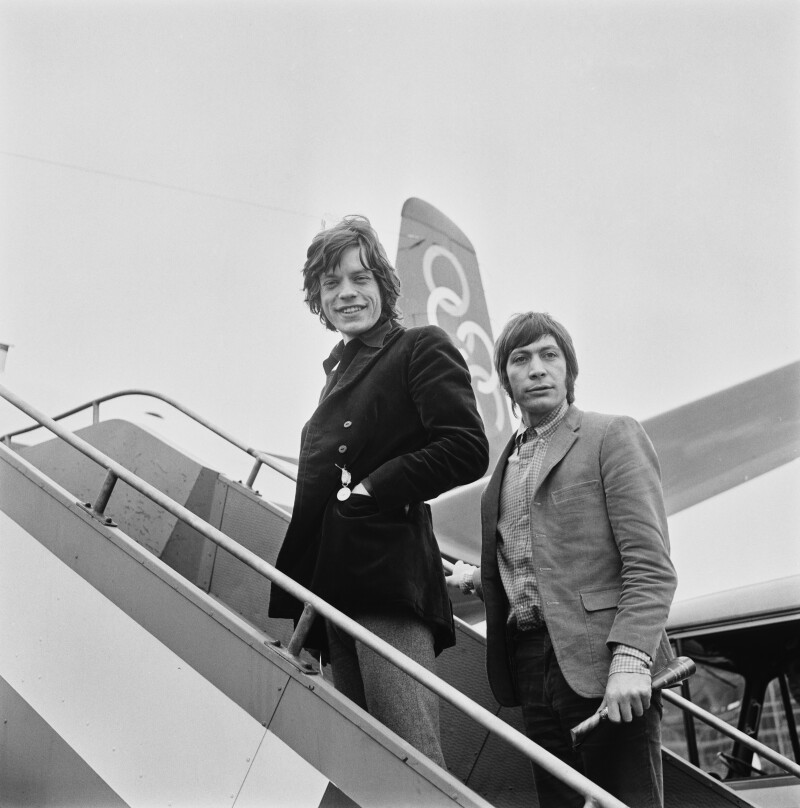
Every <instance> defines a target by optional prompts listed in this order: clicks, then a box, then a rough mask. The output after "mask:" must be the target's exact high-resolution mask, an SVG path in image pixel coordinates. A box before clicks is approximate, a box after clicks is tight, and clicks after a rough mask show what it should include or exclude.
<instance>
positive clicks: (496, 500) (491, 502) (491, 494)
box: [481, 435, 516, 542]
mask: <svg viewBox="0 0 800 808" xmlns="http://www.w3.org/2000/svg"><path fill="white" fill-rule="evenodd" d="M515 437H516V436H515V435H512V436H511V440H509V442H508V443H507V444H506V447H505V449H503V451H502V452H501V453H500V457H499V458H498V459H497V464H496V465H495V467H494V471H493V472H492V476H491V478H490V479H489V485H487V486H486V490H485V491H484V492H483V496H482V497H481V523H482V524H483V528H484V531H485V537H486V539H488V540H489V541H491V542H494V536H495V532H496V531H497V517H498V514H499V513H500V486H501V485H502V484H503V474H504V473H505V470H506V463H507V462H508V457H509V455H510V454H511V452H512V451H513V450H514V441H515Z"/></svg>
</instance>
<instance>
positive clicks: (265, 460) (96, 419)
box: [2, 389, 297, 488]
mask: <svg viewBox="0 0 800 808" xmlns="http://www.w3.org/2000/svg"><path fill="white" fill-rule="evenodd" d="M125 396H148V397H149V398H155V399H158V400H159V401H163V402H164V403H165V404H169V406H170V407H173V408H174V409H176V410H178V412H182V413H183V414H184V415H185V416H186V417H187V418H191V419H192V420H193V421H195V422H196V423H198V424H200V425H201V426H203V427H205V428H206V429H208V430H209V431H210V432H213V433H214V434H215V435H217V436H218V437H220V438H222V439H223V440H225V441H227V442H228V443H230V444H232V445H233V446H235V447H236V448H237V449H241V450H242V451H243V452H245V453H246V454H249V455H250V456H251V457H253V458H255V461H256V462H255V464H254V465H253V468H252V470H251V472H250V476H249V477H248V479H247V487H248V488H252V487H253V484H254V483H255V481H256V477H257V476H258V472H259V471H260V469H261V466H269V467H270V468H271V469H273V470H274V471H277V472H278V473H279V474H283V475H284V477H288V478H289V479H290V480H293V481H294V482H297V472H296V471H295V470H294V469H293V468H292V467H291V465H290V464H289V463H286V462H284V461H283V460H281V459H280V458H278V457H273V456H272V455H270V454H267V453H266V452H262V451H260V450H259V449H253V448H252V447H250V446H248V445H247V444H245V443H243V442H242V441H240V440H239V439H238V438H237V437H235V436H234V435H231V434H230V433H229V432H227V431H226V430H224V429H222V427H219V426H216V425H215V424H212V423H211V421H209V420H208V419H207V418H203V416H202V415H199V414H198V413H196V412H194V411H192V410H190V409H189V408H188V407H184V405H183V404H181V403H180V402H179V401H176V400H175V399H174V398H170V396H165V395H162V394H161V393H157V392H155V391H154V390H138V389H131V390H120V391H119V392H117V393H109V394H108V395H105V396H100V397H99V398H95V399H93V400H92V401H89V402H87V403H86V404H79V405H78V406H77V407H73V408H72V409H71V410H67V411H66V412H62V413H61V414H59V415H56V416H55V417H54V418H53V420H54V421H61V420H62V419H64V418H69V417H70V416H71V415H77V414H78V413H79V412H83V410H86V409H88V408H89V407H91V408H92V424H95V425H96V424H99V423H100V405H101V404H102V403H104V402H106V401H112V400H113V399H115V398H123V397H125ZM42 426H43V425H42V424H34V425H33V426H26V427H24V428H23V429H16V430H14V431H13V432H9V433H7V434H5V435H3V436H2V441H3V442H4V443H5V444H6V446H11V439H12V438H15V437H17V436H18V435H24V434H26V433H27V432H33V431H34V430H36V429H40V428H41V427H42Z"/></svg>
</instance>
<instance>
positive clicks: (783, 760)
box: [661, 690, 800, 777]
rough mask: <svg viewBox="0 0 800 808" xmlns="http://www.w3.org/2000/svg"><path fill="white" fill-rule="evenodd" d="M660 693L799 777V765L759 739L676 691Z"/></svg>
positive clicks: (686, 711) (684, 709) (670, 701)
mask: <svg viewBox="0 0 800 808" xmlns="http://www.w3.org/2000/svg"><path fill="white" fill-rule="evenodd" d="M661 695H662V696H663V698H664V699H665V700H666V701H668V702H669V703H670V704H674V705H675V706H676V707H679V708H680V709H681V710H683V711H684V713H689V714H691V715H693V716H694V717H695V718H699V719H700V720H701V721H702V722H703V723H704V724H708V725H709V726H710V727H714V729H716V730H718V731H719V732H721V733H723V734H724V735H727V736H728V737H729V738H733V740H734V741H738V742H740V743H741V744H743V745H744V746H746V747H747V748H748V749H750V750H751V751H753V752H755V753H756V754H759V755H761V757H763V758H766V759H767V760H769V761H771V762H772V763H774V764H775V765H776V766H778V767H779V768H781V769H783V770H784V771H786V772H788V773H789V774H793V775H794V776H795V777H800V765H798V764H797V763H795V762H793V761H791V760H789V758H787V757H784V756H783V755H781V754H780V753H779V752H776V751H775V750H774V749H770V748H769V747H768V746H765V745H764V744H763V743H761V742H760V741H756V740H755V739H754V738H751V737H750V736H749V735H747V734H746V733H744V732H742V731H741V730H739V729H736V728H735V727H732V726H731V725H730V724H728V723H726V722H725V721H723V720H722V719H721V718H717V717H716V716H715V715H714V714H713V713H710V712H708V711H707V710H704V709H703V708H702V707H698V706H697V705H696V704H695V703H694V702H692V701H689V700H688V699H685V698H683V696H679V695H678V694H677V693H671V692H670V691H669V690H662V691H661Z"/></svg>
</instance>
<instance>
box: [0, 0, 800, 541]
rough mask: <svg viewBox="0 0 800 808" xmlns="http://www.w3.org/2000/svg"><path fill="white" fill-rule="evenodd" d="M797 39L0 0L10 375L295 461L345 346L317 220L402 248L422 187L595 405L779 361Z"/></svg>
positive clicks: (360, 6) (632, 23) (614, 405)
mask: <svg viewBox="0 0 800 808" xmlns="http://www.w3.org/2000/svg"><path fill="white" fill-rule="evenodd" d="M799 34H800V5H799V4H798V3H797V2H774V1H772V0H749V1H748V2H736V1H735V0H719V1H715V2H705V1H702V0H697V1H696V2H680V0H678V1H677V2H667V0H661V2H651V1H650V0H616V1H615V2H608V1H606V0H587V1H586V2H576V1H575V0H553V1H552V2H536V1H535V0H534V2H522V0H519V1H518V2H509V1H508V0H483V1H482V2H474V0H452V1H448V2H444V1H443V0H425V1H424V2H408V1H407V0H404V1H403V2H366V0H364V1H363V2H341V1H340V0H326V1H325V2H323V0H308V1H307V2H302V1H297V2H289V1H288V0H283V1H282V2H257V0H250V1H249V2H243V1H242V0H225V2H223V0H215V1H214V2H191V3H190V2H177V1H173V2H166V1H159V0H151V1H150V2H143V1H139V2H114V0H104V1H103V2H101V0H94V2H81V1H80V0H73V1H72V2H41V1H40V0H14V1H13V2H12V1H11V0H0V92H1V93H2V95H0V103H2V107H1V109H2V117H0V182H1V183H2V188H3V194H2V197H1V198H2V208H1V209H0V342H6V343H13V344H14V347H13V348H12V349H11V352H10V354H9V358H8V362H7V365H6V370H5V373H4V374H3V376H2V378H0V381H2V383H3V384H4V385H6V386H8V387H10V388H11V389H12V390H14V391H15V392H16V393H17V394H19V395H21V396H22V397H23V398H25V399H27V400H29V401H30V402H31V403H32V404H34V405H35V406H37V407H38V408H40V409H42V410H45V411H46V412H49V413H53V414H54V413H56V412H60V411H62V410H65V409H68V408H70V407H72V406H74V405H76V404H79V403H82V402H84V401H86V400H89V399H91V398H93V397H95V396H99V395H102V394H105V393H108V392H112V391H115V390H119V389H127V388H132V387H143V388H148V389H155V390H158V391H160V392H163V393H165V394H167V395H170V396H172V397H174V398H177V399H178V400H180V401H182V402H184V403H185V404H186V405H187V406H189V407H190V408H191V409H193V410H195V411H197V412H200V413H202V414H204V415H206V416H207V417H208V418H210V419H211V420H212V421H214V422H215V423H218V424H219V425H220V426H222V427H223V428H225V429H227V430H228V431H230V432H233V433H234V434H236V435H238V436H240V437H241V438H242V439H243V440H244V441H245V442H247V443H249V444H251V445H253V446H257V447H259V448H263V449H267V450H271V451H275V452H278V453H284V454H296V452H297V450H298V442H299V431H300V428H301V426H302V424H303V422H304V421H305V419H306V418H307V417H308V415H309V414H310V412H311V410H312V409H313V406H314V403H315V401H316V398H317V394H318V391H319V388H320V384H321V380H322V377H321V368H320V362H321V360H322V358H323V357H324V356H325V355H327V352H328V350H329V348H330V346H331V345H332V343H333V341H334V337H333V336H332V335H331V334H330V333H329V332H326V331H324V329H323V328H322V327H321V326H320V325H319V323H318V322H317V320H316V318H314V317H312V316H311V315H310V314H309V313H308V311H307V309H306V308H305V306H304V304H303V302H302V294H301V292H300V286H301V279H300V268H301V267H302V264H303V260H304V258H305V249H306V247H307V245H308V242H309V240H310V238H311V236H312V235H313V234H314V233H315V232H316V231H317V230H318V229H319V226H320V222H321V220H322V219H323V218H324V217H327V218H328V219H330V218H332V217H338V216H341V215H344V214H347V213H364V214H366V215H367V216H369V217H370V218H371V219H372V221H373V223H374V224H375V226H376V228H377V229H378V232H379V233H380V234H381V236H382V238H383V240H384V243H385V245H386V247H387V251H388V252H389V255H390V256H392V257H393V256H394V255H395V254H396V250H397V237H398V230H399V222H400V209H401V207H402V204H403V202H404V200H405V199H406V198H408V197H410V196H418V197H421V198H422V199H424V200H426V201H428V202H430V203H431V204H433V205H435V206H436V207H438V208H439V209H441V210H442V211H443V212H444V213H445V214H446V215H447V216H449V217H450V218H451V219H453V221H455V222H456V224H458V225H459V226H460V227H461V228H462V229H463V230H464V232H465V233H466V234H467V235H468V236H469V238H470V239H471V241H472V242H473V244H474V246H475V248H476V251H477V254H478V260H479V262H480V264H481V268H482V274H483V279H484V284H485V288H486V297H487V301H488V305H489V310H490V313H491V317H492V324H493V326H494V330H495V332H497V331H498V330H499V328H500V327H501V326H502V324H503V323H504V322H505V320H506V319H507V318H508V317H509V316H510V315H511V314H512V313H514V312H516V311H520V310H526V309H542V310H546V311H550V312H551V313H552V314H553V315H555V316H556V317H557V318H559V319H560V320H562V321H563V322H564V323H565V324H566V325H567V327H568V328H569V329H570V330H571V332H572V333H573V336H574V338H575V342H576V346H577V349H578V355H579V359H580V363H581V376H580V378H579V380H578V387H577V394H578V403H579V404H580V405H581V406H583V407H585V408H588V409H597V410H605V411H612V412H626V413H629V414H631V415H634V416H635V417H638V418H647V417H648V416H651V415H655V414H657V413H659V412H662V411H664V410H666V409H669V408H671V407H674V406H677V405H679V404H683V403H686V402H687V401H690V400H692V399H694V398H697V397H699V396H702V395H706V394H708V393H711V392H714V391H716V390H718V389H720V388H723V387H726V386H729V385H732V384H735V383H737V382H740V381H743V380H745V379H747V378H750V377H752V376H754V375H757V374H760V373H763V372H766V371H768V370H771V369H773V368H776V367H779V366H781V365H784V364H786V363H788V362H792V361H795V360H797V359H798V357H799V356H800V325H798V323H800V317H798V315H799V314H800V273H799V272H798V257H799V255H800V235H799V234H800V228H798V224H800V222H799V221H798V212H799V211H800V204H799V203H800V198H799V196H798V190H799V189H800V184H799V183H798V178H799V177H800V174H799V172H798V169H799V168H800V164H799V161H798V155H799V149H798V144H800V131H799V130H800V126H798V123H799V120H798V112H799V111H800V103H798V100H799V99H800V95H798V89H800V59H799V58H798V53H800V50H799V49H798V35H799ZM121 406H122V405H121ZM125 406H127V407H128V408H129V410H130V408H131V407H134V409H136V411H137V412H139V413H141V412H144V411H145V410H155V411H157V412H160V413H162V414H164V415H165V416H166V420H165V421H159V422H158V423H155V422H154V423H153V426H156V427H157V428H162V427H164V428H166V426H169V424H170V422H171V421H172V420H174V419H175V416H174V415H173V414H172V413H170V411H169V410H168V408H166V407H163V406H161V405H158V404H153V403H152V402H147V401H144V402H141V401H137V402H136V403H135V404H129V405H125ZM110 412H114V410H113V409H111V410H110ZM151 420H152V419H151ZM27 423H28V420H27V418H26V417H24V416H22V415H21V414H18V413H17V412H16V411H14V410H13V409H12V408H11V407H9V406H7V405H5V403H4V402H0V431H7V430H9V429H12V428H14V427H16V426H21V425H24V424H27ZM245 473H246V472H245ZM785 524H786V526H787V535H789V534H791V536H792V541H794V540H795V537H796V536H797V532H798V531H797V527H798V525H800V516H798V514H797V512H796V509H795V512H794V513H793V514H792V516H791V518H790V519H789V520H788V522H786V523H785ZM792 546H794V545H792ZM680 552H682V551H680V550H679V553H680Z"/></svg>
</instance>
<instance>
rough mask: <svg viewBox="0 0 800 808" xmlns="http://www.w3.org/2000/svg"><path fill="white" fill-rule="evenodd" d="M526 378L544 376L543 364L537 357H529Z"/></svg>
mask: <svg viewBox="0 0 800 808" xmlns="http://www.w3.org/2000/svg"><path fill="white" fill-rule="evenodd" d="M528 376H530V377H531V378H535V377H537V376H544V362H542V360H541V359H540V358H539V357H538V356H535V355H534V356H533V357H531V361H530V364H529V365H528Z"/></svg>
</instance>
